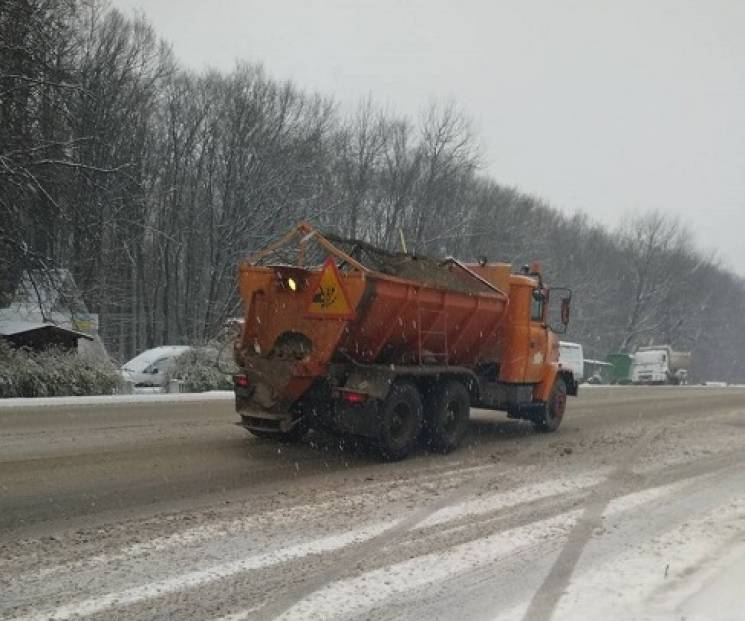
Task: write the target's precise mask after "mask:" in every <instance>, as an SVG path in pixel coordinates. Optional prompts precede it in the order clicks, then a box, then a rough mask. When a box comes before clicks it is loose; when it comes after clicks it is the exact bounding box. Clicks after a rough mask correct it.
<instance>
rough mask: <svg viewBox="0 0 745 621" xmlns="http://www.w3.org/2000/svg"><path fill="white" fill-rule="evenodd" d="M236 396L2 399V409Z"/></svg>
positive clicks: (221, 393) (216, 393)
mask: <svg viewBox="0 0 745 621" xmlns="http://www.w3.org/2000/svg"><path fill="white" fill-rule="evenodd" d="M234 396H235V395H234V393H233V391H232V390H211V391H209V392H191V393H161V392H152V393H144V394H134V395H93V396H86V397H29V398H26V397H18V398H13V399H0V408H8V409H10V408H23V407H32V408H38V407H61V406H89V405H129V404H132V403H163V402H171V401H227V400H230V399H233V398H234Z"/></svg>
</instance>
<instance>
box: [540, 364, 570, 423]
mask: <svg viewBox="0 0 745 621" xmlns="http://www.w3.org/2000/svg"><path fill="white" fill-rule="evenodd" d="M566 406H567V385H566V383H565V382H564V380H563V379H562V378H561V377H557V378H556V381H555V382H554V387H553V388H552V389H551V394H550V395H549V397H548V401H546V404H545V406H544V407H543V412H542V413H541V414H540V416H539V417H538V418H537V419H536V420H534V421H533V426H534V427H535V429H536V431H542V432H544V433H548V432H550V431H556V430H557V429H558V428H559V425H561V420H562V419H563V418H564V411H565V410H566Z"/></svg>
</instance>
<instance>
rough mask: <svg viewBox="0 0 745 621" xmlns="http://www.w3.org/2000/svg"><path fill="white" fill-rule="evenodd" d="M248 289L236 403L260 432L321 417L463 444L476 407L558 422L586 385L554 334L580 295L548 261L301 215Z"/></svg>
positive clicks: (313, 423)
mask: <svg viewBox="0 0 745 621" xmlns="http://www.w3.org/2000/svg"><path fill="white" fill-rule="evenodd" d="M239 288H240V294H241V297H242V299H243V301H244V304H245V321H244V325H243V330H242V334H241V336H240V338H239V339H238V341H237V342H236V346H235V358H236V362H237V363H238V365H239V367H240V368H241V372H240V373H239V374H238V375H236V377H235V394H236V409H237V411H238V413H239V414H240V416H241V424H242V425H243V426H244V427H246V428H247V429H249V430H250V431H251V432H252V433H254V434H256V435H260V436H268V437H275V438H278V439H292V438H297V437H300V436H302V435H303V434H304V433H305V432H306V431H307V430H308V429H309V428H310V427H323V428H327V429H330V430H332V431H335V432H341V433H347V434H353V435H357V436H363V437H365V438H368V439H369V440H371V441H372V442H374V443H375V445H376V446H377V447H378V448H379V450H380V452H381V453H382V454H383V455H385V456H386V457H388V458H391V459H399V458H402V457H404V456H405V455H407V454H408V453H409V452H410V451H411V450H412V449H413V448H414V446H415V445H416V444H417V442H418V441H420V440H423V441H425V442H426V443H427V444H428V445H429V446H431V447H432V448H435V449H438V450H443V451H448V450H452V449H454V448H455V447H456V446H457V445H458V443H459V442H460V440H461V438H462V436H463V434H464V433H465V431H466V428H467V424H468V418H469V410H470V407H471V406H476V407H481V408H488V409H495V410H504V411H506V412H507V413H508V416H510V417H512V418H523V419H527V420H530V421H532V422H533V424H534V426H535V428H536V429H538V430H540V431H555V430H556V429H557V428H558V427H559V425H560V423H561V420H562V418H563V416H564V411H565V407H566V397H567V395H576V394H577V382H576V380H575V378H574V375H573V373H572V372H571V370H569V369H562V368H561V366H560V364H559V362H558V351H559V349H558V347H559V342H558V337H557V336H556V335H555V334H554V332H559V333H563V332H564V331H565V328H566V325H567V323H568V321H569V305H570V299H571V292H570V291H569V290H567V289H549V288H547V287H546V286H545V284H544V282H543V278H542V276H541V271H540V268H539V266H538V265H537V264H535V265H534V266H532V268H531V267H527V266H526V267H524V268H522V269H521V270H520V272H519V273H517V274H513V273H511V269H510V266H509V265H508V264H503V263H497V264H488V263H486V262H482V263H479V264H465V263H462V262H460V261H457V260H455V259H453V258H447V259H444V260H436V259H432V258H428V257H421V256H416V255H412V254H407V253H394V252H388V251H384V250H381V249H379V248H376V247H374V246H371V245H370V244H367V243H365V242H361V241H357V240H345V239H341V238H338V237H334V236H324V235H322V234H321V233H320V232H319V231H318V230H317V229H315V228H313V227H311V226H310V225H308V224H305V223H301V224H299V225H298V226H297V227H295V228H294V229H293V230H292V231H290V232H289V233H288V234H287V235H285V236H284V237H283V238H282V239H280V240H279V241H277V242H275V243H273V244H271V245H270V246H268V247H267V248H265V249H264V250H262V251H261V252H259V253H257V254H255V255H253V256H252V257H250V258H249V259H248V260H247V261H245V262H244V263H242V264H241V266H240V271H239ZM552 314H556V315H557V319H556V321H555V322H554V321H552V320H551V318H550V317H551V315H552Z"/></svg>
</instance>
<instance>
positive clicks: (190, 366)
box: [167, 347, 237, 392]
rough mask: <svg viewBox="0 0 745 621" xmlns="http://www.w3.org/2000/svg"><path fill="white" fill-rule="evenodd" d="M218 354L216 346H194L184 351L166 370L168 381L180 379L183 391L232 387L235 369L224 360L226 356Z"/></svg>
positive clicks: (202, 390)
mask: <svg viewBox="0 0 745 621" xmlns="http://www.w3.org/2000/svg"><path fill="white" fill-rule="evenodd" d="M219 354H220V350H219V349H218V348H216V347H195V348H193V349H190V350H189V351H187V352H184V353H183V354H181V355H180V356H178V358H176V359H175V361H174V363H173V366H172V367H171V368H170V370H169V371H168V378H167V379H168V381H170V380H174V379H176V380H181V381H182V382H183V385H182V390H183V391H185V392H205V391H207V390H230V389H232V388H233V381H232V375H233V374H234V373H235V372H236V370H237V369H236V368H235V367H234V366H233V364H232V362H230V363H226V362H225V361H224V358H226V356H220V355H219ZM218 358H219V364H218Z"/></svg>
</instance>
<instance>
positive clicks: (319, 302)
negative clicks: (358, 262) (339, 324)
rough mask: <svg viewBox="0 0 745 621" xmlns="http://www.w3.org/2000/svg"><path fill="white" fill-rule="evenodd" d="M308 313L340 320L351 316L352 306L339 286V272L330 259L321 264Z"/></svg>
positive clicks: (342, 288)
mask: <svg viewBox="0 0 745 621" xmlns="http://www.w3.org/2000/svg"><path fill="white" fill-rule="evenodd" d="M308 313H309V314H311V315H323V316H324V317H340V318H347V317H351V316H352V314H353V310H352V305H351V304H350V303H349V299H348V298H347V293H346V291H344V287H343V286H342V284H341V276H340V275H339V270H337V269H336V264H335V263H334V260H333V259H332V258H331V257H329V258H328V259H326V262H325V263H324V264H323V270H321V276H320V278H319V279H318V284H317V285H316V288H315V289H314V290H313V297H312V299H311V302H310V306H309V307H308Z"/></svg>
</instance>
